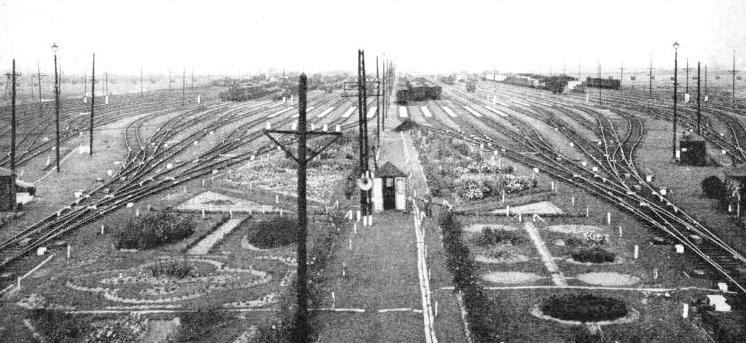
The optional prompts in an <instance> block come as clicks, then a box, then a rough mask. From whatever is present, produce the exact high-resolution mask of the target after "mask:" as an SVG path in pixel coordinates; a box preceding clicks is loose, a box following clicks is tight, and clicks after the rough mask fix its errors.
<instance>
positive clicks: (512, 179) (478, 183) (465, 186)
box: [454, 174, 536, 200]
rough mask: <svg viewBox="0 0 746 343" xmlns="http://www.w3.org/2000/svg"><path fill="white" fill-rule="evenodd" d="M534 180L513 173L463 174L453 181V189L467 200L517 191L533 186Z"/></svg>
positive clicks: (534, 184)
mask: <svg viewBox="0 0 746 343" xmlns="http://www.w3.org/2000/svg"><path fill="white" fill-rule="evenodd" d="M535 186H536V182H535V180H531V179H530V178H529V177H525V176H515V175H513V174H463V175H461V176H459V177H458V178H457V179H456V180H455V181H454V191H455V192H456V194H458V195H459V196H460V197H462V198H464V199H467V200H479V199H483V198H486V197H488V196H499V195H501V194H502V192H503V191H505V193H509V194H512V193H518V192H521V191H524V190H526V189H528V188H530V187H535Z"/></svg>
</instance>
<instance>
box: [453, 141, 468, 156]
mask: <svg viewBox="0 0 746 343" xmlns="http://www.w3.org/2000/svg"><path fill="white" fill-rule="evenodd" d="M453 150H456V151H458V152H459V153H460V154H461V155H464V156H469V152H471V149H470V148H469V145H467V144H466V143H453Z"/></svg>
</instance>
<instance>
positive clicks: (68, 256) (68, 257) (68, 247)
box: [67, 244, 70, 260]
mask: <svg viewBox="0 0 746 343" xmlns="http://www.w3.org/2000/svg"><path fill="white" fill-rule="evenodd" d="M67 259H68V260H69V259H70V244H68V245H67Z"/></svg>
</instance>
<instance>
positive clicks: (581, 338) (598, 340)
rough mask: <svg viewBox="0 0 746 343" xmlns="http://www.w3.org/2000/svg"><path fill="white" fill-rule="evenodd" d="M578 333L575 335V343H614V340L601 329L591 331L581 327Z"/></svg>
mask: <svg viewBox="0 0 746 343" xmlns="http://www.w3.org/2000/svg"><path fill="white" fill-rule="evenodd" d="M578 331H579V332H578V333H577V334H575V337H573V340H572V342H573V343H612V342H613V340H611V339H609V338H607V337H605V336H604V334H603V332H601V331H590V330H588V329H587V328H584V327H581V328H580V329H578Z"/></svg>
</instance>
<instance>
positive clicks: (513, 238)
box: [476, 227, 526, 247]
mask: <svg viewBox="0 0 746 343" xmlns="http://www.w3.org/2000/svg"><path fill="white" fill-rule="evenodd" d="M505 241H508V242H510V244H513V245H518V244H521V243H523V242H525V241H526V238H525V237H523V236H521V235H520V234H518V233H516V232H514V231H507V230H497V229H493V228H490V227H485V228H484V229H482V233H481V234H479V237H477V240H476V245H478V246H480V247H488V246H492V245H495V244H498V243H501V242H505Z"/></svg>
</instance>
